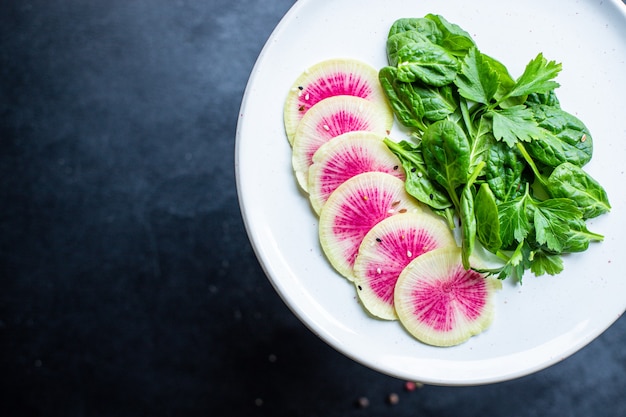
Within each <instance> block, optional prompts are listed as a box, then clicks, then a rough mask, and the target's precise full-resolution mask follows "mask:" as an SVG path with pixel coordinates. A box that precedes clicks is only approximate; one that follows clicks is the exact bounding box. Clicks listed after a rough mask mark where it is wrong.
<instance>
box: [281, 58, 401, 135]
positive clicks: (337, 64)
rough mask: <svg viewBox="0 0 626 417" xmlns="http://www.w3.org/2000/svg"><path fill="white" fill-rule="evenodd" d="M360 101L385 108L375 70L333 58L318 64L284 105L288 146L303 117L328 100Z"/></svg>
mask: <svg viewBox="0 0 626 417" xmlns="http://www.w3.org/2000/svg"><path fill="white" fill-rule="evenodd" d="M339 95H348V96H355V97H361V98H364V99H367V100H370V101H373V102H376V103H378V104H379V105H380V106H381V107H388V106H389V105H388V104H387V101H386V98H385V95H384V93H383V90H382V88H381V86H380V82H379V81H378V71H377V70H376V68H374V67H372V66H370V65H368V64H366V63H364V62H362V61H359V60H356V59H349V58H335V59H328V60H325V61H321V62H318V63H317V64H315V65H313V66H311V67H310V68H308V69H307V70H306V71H304V72H303V73H302V74H301V75H300V76H299V77H298V78H297V79H296V80H295V82H294V83H293V85H292V87H291V90H289V93H288V94H287V98H286V100H285V105H284V111H283V112H284V115H283V118H284V124H285V132H286V133H287V138H288V139H289V143H290V144H293V138H294V135H295V132H296V128H297V127H298V123H299V122H300V120H301V119H302V117H303V116H304V114H305V113H306V112H307V111H308V110H309V109H310V108H311V107H312V106H314V105H315V104H316V103H317V102H319V101H322V100H324V99H326V98H328V97H333V96H339Z"/></svg>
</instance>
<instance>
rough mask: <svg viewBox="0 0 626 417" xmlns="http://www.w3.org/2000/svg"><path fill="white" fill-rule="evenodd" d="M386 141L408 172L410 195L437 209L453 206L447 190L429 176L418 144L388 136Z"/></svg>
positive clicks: (406, 186)
mask: <svg viewBox="0 0 626 417" xmlns="http://www.w3.org/2000/svg"><path fill="white" fill-rule="evenodd" d="M384 142H385V144H386V145H387V147H388V148H389V150H391V152H393V153H394V154H395V155H396V156H397V157H398V159H400V162H401V163H402V167H403V168H404V171H405V172H406V181H405V188H406V192H407V193H408V194H409V195H412V196H413V197H415V198H416V199H417V200H419V201H421V202H422V203H424V204H426V205H428V206H430V207H432V208H433V209H436V210H443V209H446V208H448V207H451V206H452V202H451V201H450V199H449V198H448V196H447V194H446V193H445V191H443V190H442V189H441V187H440V186H438V184H436V183H433V182H432V181H431V180H430V178H429V177H428V175H427V173H426V166H425V165H424V159H423V157H422V153H421V151H420V149H419V148H418V147H417V146H414V145H412V144H411V143H409V142H407V141H400V142H399V143H396V142H394V141H392V140H390V139H388V138H385V139H384Z"/></svg>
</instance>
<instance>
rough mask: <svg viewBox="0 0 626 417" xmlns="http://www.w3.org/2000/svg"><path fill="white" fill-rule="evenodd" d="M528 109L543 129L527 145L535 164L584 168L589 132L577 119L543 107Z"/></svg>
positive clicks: (590, 148) (589, 148)
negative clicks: (536, 162)
mask: <svg viewBox="0 0 626 417" xmlns="http://www.w3.org/2000/svg"><path fill="white" fill-rule="evenodd" d="M530 109H531V110H532V112H533V117H534V119H535V121H536V122H537V124H538V126H539V127H540V128H541V129H542V133H541V134H540V135H539V140H536V141H533V142H531V143H529V144H528V147H527V149H528V153H529V154H530V155H532V157H533V158H534V159H535V160H536V161H539V162H541V163H543V164H545V165H547V166H550V167H556V166H557V165H559V164H561V163H563V162H571V163H572V164H575V165H578V166H583V165H585V164H586V163H587V162H589V161H590V160H591V156H592V154H593V140H592V138H591V133H589V130H588V129H587V127H586V126H585V125H584V124H583V123H582V122H581V121H580V120H579V119H578V118H577V117H575V116H573V115H572V114H570V113H567V112H566V111H564V110H562V109H560V108H558V107H552V106H548V105H544V104H539V105H532V106H531V107H530Z"/></svg>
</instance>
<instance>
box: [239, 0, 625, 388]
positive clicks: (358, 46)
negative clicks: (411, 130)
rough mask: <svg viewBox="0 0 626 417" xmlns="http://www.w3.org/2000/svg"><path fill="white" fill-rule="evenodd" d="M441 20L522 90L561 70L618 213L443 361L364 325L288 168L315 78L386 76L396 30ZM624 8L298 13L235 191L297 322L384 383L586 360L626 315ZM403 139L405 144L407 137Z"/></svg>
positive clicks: (244, 116)
mask: <svg viewBox="0 0 626 417" xmlns="http://www.w3.org/2000/svg"><path fill="white" fill-rule="evenodd" d="M427 13H436V14H441V15H443V16H444V17H445V18H446V19H448V20H449V21H451V22H453V23H457V24H458V25H460V26H461V27H462V28H463V29H465V30H466V31H468V32H469V33H470V34H471V35H472V36H473V38H474V39H475V40H476V43H477V45H478V47H479V48H480V49H481V51H483V52H485V53H487V54H489V55H491V56H493V57H495V58H497V59H499V60H500V61H502V62H503V63H504V64H505V65H507V67H508V68H509V70H510V71H511V73H512V75H513V77H517V76H519V75H520V74H521V73H522V71H523V68H524V66H525V65H526V63H527V62H528V61H529V60H530V59H532V58H534V57H535V56H536V54H537V53H539V52H543V53H544V55H545V56H546V58H548V59H550V60H556V61H559V62H561V63H562V64H563V70H562V72H561V73H560V74H559V77H558V81H559V83H560V84H561V87H560V88H559V89H558V91H557V94H558V96H559V99H560V101H561V105H562V107H563V108H564V109H565V110H567V111H569V112H571V113H573V114H575V115H577V116H578V117H579V118H580V119H581V120H583V122H585V124H586V125H587V127H588V128H589V129H590V131H591V133H592V135H593V138H594V146H595V149H594V157H593V159H592V161H591V162H590V163H589V164H588V165H587V166H586V168H585V169H586V170H587V171H588V172H589V173H590V174H591V175H592V176H594V177H595V178H596V179H597V180H598V181H599V182H600V183H601V184H602V185H603V186H604V187H605V188H606V190H607V192H608V194H609V198H610V200H611V204H612V207H613V209H612V212H611V213H609V214H607V215H604V216H602V217H600V218H597V219H595V220H593V221H591V222H590V223H589V228H590V229H591V230H593V231H595V232H598V233H601V234H604V235H605V236H606V239H605V241H604V242H603V243H601V244H597V245H592V247H591V248H590V249H589V250H588V251H587V252H584V253H582V254H576V255H574V256H569V257H567V258H566V259H565V271H564V272H563V273H561V274H560V275H558V276H555V277H549V276H543V277H539V278H536V277H534V276H533V275H526V276H525V277H524V284H523V285H522V286H520V285H517V284H515V283H513V282H508V281H505V282H504V287H503V290H502V291H500V292H499V293H498V294H497V297H496V318H495V320H494V323H493V324H492V326H491V328H490V329H489V330H488V331H487V332H485V333H483V334H481V335H479V336H477V337H474V338H472V339H471V340H470V341H468V342H467V343H465V344H462V345H460V346H456V347H452V348H436V347H430V346H426V345H423V344H421V343H420V342H418V341H417V340H415V339H413V338H412V337H411V336H410V335H409V334H408V333H407V332H406V331H405V330H404V329H403V328H402V327H401V325H400V324H399V323H398V322H387V321H378V320H375V319H372V318H370V317H368V316H367V315H366V314H365V312H364V310H363V309H362V307H361V306H360V305H359V304H358V302H357V299H356V295H355V290H354V287H353V286H352V284H350V283H349V282H348V281H347V280H345V279H344V278H342V277H341V276H339V275H338V274H337V273H336V272H335V271H334V270H333V269H332V268H331V266H330V265H329V263H328V262H327V261H326V259H325V257H324V255H323V253H322V252H321V249H320V246H319V243H318V237H317V218H316V216H315V214H314V212H313V210H312V209H311V208H310V206H309V202H308V199H307V198H306V196H305V195H304V194H302V193H301V192H300V191H299V189H298V187H297V183H296V180H295V177H294V175H293V173H292V169H291V149H290V147H289V143H288V141H287V139H286V136H285V133H284V129H283V120H282V111H283V101H284V98H285V96H286V94H287V92H288V90H289V88H290V86H291V83H292V82H293V81H294V80H295V78H296V77H297V76H298V75H299V74H300V73H301V72H302V71H303V70H304V69H305V68H306V67H308V66H310V65H312V64H314V63H316V62H318V61H321V60H323V59H327V58H331V57H355V58H359V59H361V60H363V61H366V62H368V63H370V64H372V65H373V66H375V67H377V68H380V67H382V66H384V65H385V63H386V60H385V40H386V35H387V31H388V29H389V26H390V25H391V24H392V23H393V21H394V20H396V19H398V18H401V17H422V16H423V15H425V14H427ZM624 109H626V6H624V4H623V3H621V2H619V1H617V0H612V1H611V0H604V1H586V0H579V1H562V0H529V1H524V2H520V1H515V2H514V1H501V0H486V1H474V2H468V1H461V0H445V1H441V0H439V1H435V0H426V1H402V0H387V1H384V2H382V1H373V0H372V1H368V0H333V1H332V2H331V1H321V0H318V1H314V0H300V1H298V2H297V3H296V4H295V5H294V6H293V7H292V9H291V10H290V11H289V12H288V13H287V14H286V15H285V17H284V18H283V19H282V21H281V22H280V24H279V25H278V26H277V27H276V29H275V30H274V32H273V33H272V35H271V37H270V38H269V40H268V41H267V44H266V46H265V48H264V49H263V51H262V53H261V55H260V56H259V59H258V61H257V63H256V65H255V68H254V70H253V73H252V75H251V77H250V81H249V84H248V86H247V89H246V93H245V96H244V100H243V103H242V107H241V113H240V118H239V123H238V130H237V142H236V172H237V186H238V192H239V197H240V203H241V208H242V213H243V217H244V221H245V224H246V227H247V230H248V234H249V237H250V240H251V242H252V245H253V247H254V250H255V252H256V254H257V256H258V259H259V261H260V263H261V265H262V266H263V268H264V270H265V272H266V273H267V275H268V277H269V279H270V281H271V282H272V284H273V286H274V287H275V288H276V290H277V292H278V293H279V294H280V296H281V297H282V299H283V300H284V301H285V302H286V303H287V305H288V306H289V307H290V308H291V310H292V311H293V312H294V313H295V314H296V315H297V316H298V317H299V318H300V319H301V320H302V321H303V322H304V323H305V324H306V325H307V326H308V327H309V328H310V329H311V330H312V331H313V332H315V333H316V334H317V335H319V337H320V338H322V339H323V340H324V341H326V342H327V343H328V344H330V345H331V346H333V347H334V348H336V349H337V350H338V351H340V352H342V353H344V354H345V355H347V356H349V357H351V358H353V359H354V360H356V361H358V362H360V363H362V364H364V365H367V366H369V367H371V368H373V369H376V370H378V371H380V372H383V373H386V374H389V375H392V376H395V377H398V378H403V379H407V380H415V381H421V382H424V383H429V384H441V385H473V384H484V383H491V382H497V381H503V380H507V379H511V378H516V377H520V376H523V375H527V374H529V373H532V372H535V371H537V370H540V369H543V368H545V367H547V366H550V365H552V364H554V363H556V362H558V361H560V360H562V359H564V358H566V357H568V356H569V355H571V354H572V353H574V352H576V351H577V350H579V349H581V348H582V347H584V346H585V345H586V344H588V343H589V342H591V341H592V340H593V339H594V338H595V337H597V336H598V335H599V334H601V333H602V332H603V331H604V330H605V329H607V328H608V327H609V326H610V325H611V324H612V323H613V322H614V321H615V320H617V319H618V318H619V317H620V315H621V314H622V313H623V312H624V310H625V309H626V246H625V245H624V242H623V241H622V240H621V239H623V236H624V235H625V234H626V215H625V213H624V210H626V188H625V186H624V184H625V183H626V174H625V171H626V117H625V114H624ZM393 134H394V135H400V134H401V133H400V132H398V131H394V132H393Z"/></svg>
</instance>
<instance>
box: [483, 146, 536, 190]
mask: <svg viewBox="0 0 626 417" xmlns="http://www.w3.org/2000/svg"><path fill="white" fill-rule="evenodd" d="M525 167H526V164H525V163H524V159H523V157H522V156H521V155H520V154H519V151H518V150H517V148H509V147H508V146H507V145H506V144H504V143H502V142H495V143H493V144H492V145H491V146H490V147H489V150H488V155H487V167H486V169H485V179H486V181H487V183H488V184H489V187H490V190H491V191H492V192H493V194H494V196H495V198H496V201H498V202H505V201H509V200H513V199H515V198H517V197H519V196H521V195H523V194H524V192H525V186H526V184H527V183H528V181H527V180H526V178H525V177H524V176H523V175H522V173H523V171H524V169H525Z"/></svg>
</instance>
